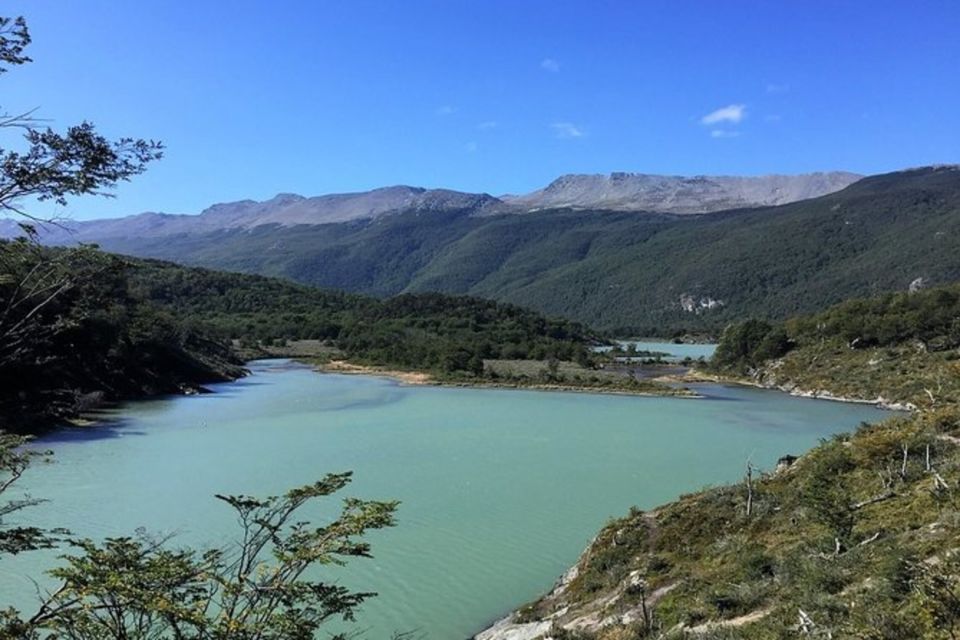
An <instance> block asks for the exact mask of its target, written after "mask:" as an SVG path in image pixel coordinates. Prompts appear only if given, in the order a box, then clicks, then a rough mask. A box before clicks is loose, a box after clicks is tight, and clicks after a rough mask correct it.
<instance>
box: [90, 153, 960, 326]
mask: <svg viewBox="0 0 960 640" xmlns="http://www.w3.org/2000/svg"><path fill="white" fill-rule="evenodd" d="M103 244H104V246H105V247H106V248H108V249H110V250H113V251H118V252H121V253H130V254H136V255H142V256H149V257H157V258H163V259H169V260H174V261H177V262H184V263H189V264H195V265H204V266H210V267H216V268H222V269H229V270H233V271H243V272H255V273H262V274H267V275H271V276H282V277H285V278H290V279H293V280H296V281H299V282H304V283H309V284H313V285H319V286H324V287H332V288H339V289H345V290H348V291H354V292H360V293H365V294H371V295H376V296H390V295H396V294H399V293H403V292H429V291H438V292H446V293H456V294H469V295H477V296H481V297H485V298H491V299H495V300H503V301H507V302H513V303H518V304H522V305H524V306H529V307H532V308H535V309H538V310H540V311H543V312H545V313H548V314H551V315H557V316H562V317H567V318H571V319H574V320H578V321H581V322H586V323H589V324H591V325H592V326H597V327H600V328H604V329H619V330H620V331H621V332H624V333H634V334H658V335H663V334H668V335H669V334H671V333H673V332H676V331H684V330H707V331H712V332H716V333H719V331H720V330H722V328H723V327H724V326H725V325H726V324H727V323H728V322H730V321H732V320H740V319H743V318H746V317H752V316H755V317H763V318H767V319H782V318H786V317H788V316H790V315H793V314H796V313H805V312H812V311H816V310H819V309H822V308H825V307H826V306H829V305H830V304H833V303H836V302H839V301H841V300H845V299H847V298H850V297H858V296H866V295H872V294H875V293H879V292H883V291H895V290H905V289H906V288H907V287H908V286H909V285H910V284H911V283H912V282H914V281H918V282H920V283H923V284H926V285H931V284H942V283H946V282H952V281H955V280H958V279H960V169H958V168H957V167H940V168H926V169H917V170H911V171H904V172H897V173H891V174H886V175H880V176H873V177H870V178H865V179H863V180H861V181H859V182H857V183H855V184H853V185H851V186H850V187H847V188H846V189H844V190H842V191H839V192H837V193H833V194H830V195H827V196H823V197H820V198H815V199H811V200H806V201H801V202H796V203H792V204H787V205H783V206H779V207H767V208H760V209H746V210H741V211H732V212H727V213H715V214H711V215H707V216H693V217H691V216H687V217H683V218H678V217H674V216H669V215H665V214H638V213H636V212H602V211H584V210H548V211H540V212H536V213H530V214H523V215H494V216H476V215H472V211H471V210H469V209H461V210H455V211H444V212H424V211H411V212H408V213H398V214H394V215H391V216H387V217H382V218H378V219H376V220H373V221H354V222H349V223H342V224H326V225H300V226H295V227H281V226H277V225H264V226H259V227H254V228H252V229H243V230H222V231H217V232H215V233H209V234H199V235H187V234H183V235H175V236H170V237H165V238H162V239H157V238H153V239H151V238H125V239H124V238H109V239H105V240H104V241H103Z"/></svg>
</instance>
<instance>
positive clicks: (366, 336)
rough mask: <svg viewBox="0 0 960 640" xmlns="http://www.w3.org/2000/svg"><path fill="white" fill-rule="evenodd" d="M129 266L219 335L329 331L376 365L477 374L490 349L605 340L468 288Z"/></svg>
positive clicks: (269, 338) (135, 283)
mask: <svg viewBox="0 0 960 640" xmlns="http://www.w3.org/2000/svg"><path fill="white" fill-rule="evenodd" d="M131 265H132V272H131V287H132V289H133V291H135V292H136V294H137V295H138V296H140V297H142V298H143V299H145V300H149V301H151V302H152V303H154V304H156V305H157V306H159V307H161V308H164V309H166V310H169V311H171V312H173V313H175V314H176V315H177V317H179V318H181V319H183V320H185V321H187V322H190V323H195V324H199V325H202V326H204V327H206V328H207V329H208V330H209V331H211V332H212V333H213V334H214V335H216V336H217V337H219V338H221V339H224V340H226V339H240V340H243V341H247V342H250V341H256V342H267V343H272V342H276V341H283V340H297V339H316V340H324V341H328V342H329V343H330V344H331V345H333V346H336V347H338V348H339V349H340V350H342V351H343V352H344V354H345V355H346V356H347V357H349V358H350V359H352V360H355V361H361V362H366V363H371V364H381V365H391V366H398V367H406V368H416V369H432V370H438V371H443V372H453V371H468V372H474V373H479V372H480V371H481V370H482V366H483V359H485V358H511V359H528V358H530V359H541V360H542V359H547V358H556V359H558V360H577V361H586V360H587V359H588V358H589V354H590V345H591V343H593V342H596V341H599V340H600V338H599V337H598V336H597V335H596V334H594V333H591V332H590V331H589V330H587V329H586V328H585V327H583V326H582V325H579V324H576V323H571V322H568V321H565V320H557V319H550V318H545V317H544V316H542V315H540V314H539V313H536V312H534V311H528V310H526V309H523V308H521V307H518V306H515V305H510V304H502V303H497V302H492V301H489V300H481V299H478V298H472V297H467V296H447V295H442V294H434V293H429V294H416V295H414V294H408V295H401V296H397V297H395V298H390V299H387V300H378V299H375V298H370V297H366V296H360V295H354V294H348V293H342V292H337V291H327V290H322V289H316V288H312V287H307V286H303V285H297V284H293V283H288V282H284V281H282V280H277V279H272V278H266V277H262V276H253V275H245V274H236V273H226V272H219V271H210V270H207V269H198V268H184V267H180V266H177V265H173V264H170V263H165V262H157V261H132V262H131Z"/></svg>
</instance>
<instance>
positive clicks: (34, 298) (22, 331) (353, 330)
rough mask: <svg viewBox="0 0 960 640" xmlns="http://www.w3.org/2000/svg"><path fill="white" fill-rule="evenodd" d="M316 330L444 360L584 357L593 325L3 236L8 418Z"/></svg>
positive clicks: (106, 396)
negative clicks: (235, 347) (236, 345)
mask: <svg viewBox="0 0 960 640" xmlns="http://www.w3.org/2000/svg"><path fill="white" fill-rule="evenodd" d="M301 338H312V339H317V340H323V341H327V342H328V343H329V344H330V345H331V346H333V347H336V348H338V349H339V350H340V351H341V352H343V353H344V355H345V356H346V357H348V358H350V359H351V360H354V361H360V362H365V363H371V364H378V365H389V366H393V367H402V368H416V369H421V370H437V371H442V372H447V373H450V372H461V373H467V372H472V373H476V372H477V369H478V368H479V369H480V370H481V371H482V367H483V358H520V359H525V358H536V359H547V358H555V359H558V360H583V359H584V358H585V357H586V355H587V353H588V351H589V346H590V344H591V343H592V341H593V340H594V339H595V338H594V336H593V334H591V333H590V332H588V331H587V330H586V329H584V328H583V327H581V326H579V325H576V324H572V323H569V322H566V321H557V320H550V319H547V318H544V317H543V316H541V315H540V314H538V313H535V312H531V311H527V310H524V309H521V308H519V307H515V306H512V305H505V304H499V303H495V302H490V301H486V300H478V299H475V298H466V297H448V296H442V295H439V294H425V295H404V296H400V297H397V298H394V299H388V300H377V299H373V298H366V297H362V296H357V295H353V294H345V293H340V292H331V291H323V290H319V289H314V288H311V287H307V286H302V285H296V284H292V283H288V282H284V281H280V280H275V279H270V278H265V277H260V276H248V275H240V274H231V273H223V272H214V271H208V270H205V269H189V268H183V267H179V266H176V265H173V264H169V263H160V262H150V261H141V260H132V259H129V258H123V257H120V256H115V255H111V254H106V253H103V252H101V251H98V250H96V249H92V248H89V247H84V248H80V249H44V248H40V247H37V246H36V245H35V244H33V243H31V242H29V241H27V240H19V241H13V242H2V243H0V383H2V385H3V387H4V394H3V400H2V402H0V416H2V418H3V420H4V424H5V425H6V426H8V427H16V428H28V427H29V426H31V425H32V424H36V423H44V422H49V421H51V420H55V419H58V418H65V417H71V416H74V415H76V414H77V412H78V411H82V410H83V409H85V408H89V407H93V406H96V405H97V404H98V403H99V402H101V401H103V400H116V399H119V398H127V397H134V396H139V395H149V394H156V393H174V392H180V391H184V390H186V389H190V388H195V387H196V386H197V385H200V384H202V383H204V382H213V381H218V380H228V379H231V378H235V377H237V376H239V375H242V369H241V368H240V366H239V364H240V363H239V361H237V359H236V357H235V356H234V355H233V354H232V352H231V350H230V348H229V346H228V345H229V343H230V341H231V340H241V341H244V342H257V341H271V342H272V341H277V340H286V339H301Z"/></svg>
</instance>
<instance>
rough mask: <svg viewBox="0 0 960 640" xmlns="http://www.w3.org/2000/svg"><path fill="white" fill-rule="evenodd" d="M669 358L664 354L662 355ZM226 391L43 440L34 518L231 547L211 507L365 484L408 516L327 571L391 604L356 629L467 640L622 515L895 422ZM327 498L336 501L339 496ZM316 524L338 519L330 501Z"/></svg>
mask: <svg viewBox="0 0 960 640" xmlns="http://www.w3.org/2000/svg"><path fill="white" fill-rule="evenodd" d="M661 346H666V345H661ZM251 367H252V375H251V376H249V377H248V378H246V379H243V380H240V381H238V382H236V383H230V384H222V385H215V386H214V388H213V389H214V391H215V393H213V394H209V395H204V396H197V397H170V398H163V399H158V400H150V401H142V402H136V403H129V404H127V405H125V406H123V407H122V408H120V409H118V410H116V411H114V412H112V413H111V415H110V416H109V420H108V422H107V423H106V424H104V425H101V426H97V427H94V428H91V429H84V430H68V431H61V432H58V433H55V434H53V435H51V436H48V437H46V438H44V439H43V440H42V441H41V442H40V443H39V445H40V446H42V447H45V448H49V449H52V450H53V451H54V452H55V462H54V463H53V464H49V465H37V466H36V467H35V468H33V469H31V470H30V471H29V472H28V473H27V474H26V475H25V477H24V478H23V479H22V484H21V486H23V487H25V488H27V489H28V490H29V492H30V493H31V494H32V495H33V496H34V497H38V498H46V499H49V502H46V503H44V504H41V505H39V506H37V507H34V508H32V509H30V510H28V511H24V512H22V513H23V516H24V517H23V520H24V522H29V523H30V524H38V525H41V526H51V527H52V526H65V527H69V528H70V529H72V530H73V532H74V533H75V534H76V535H78V536H89V537H93V538H102V537H105V536H118V535H127V534H130V533H132V532H133V531H134V529H136V528H138V527H145V528H146V529H147V530H149V531H151V532H158V533H160V532H169V533H176V537H175V538H174V541H175V542H180V543H183V544H190V545H197V546H203V545H210V544H222V543H225V542H229V541H230V540H232V539H234V536H235V533H236V531H237V529H236V527H235V523H234V519H233V516H232V512H231V511H230V510H229V508H228V507H227V506H226V505H224V504H222V503H221V502H219V501H217V500H215V499H214V498H213V495H214V494H216V493H233V494H238V493H245V494H252V495H258V496H265V495H268V494H277V493H281V492H283V491H285V490H286V489H288V488H292V487H294V486H299V485H302V484H306V483H309V482H311V481H313V480H316V479H318V478H320V477H322V475H323V474H325V473H326V472H332V471H343V470H351V469H352V470H353V471H354V472H355V481H354V482H353V484H352V485H350V487H348V489H347V491H346V492H344V495H351V496H357V497H361V498H371V499H398V500H401V501H402V504H401V506H400V510H399V513H398V526H397V527H396V528H394V529H389V530H385V531H381V532H377V533H376V535H374V536H372V537H371V539H372V542H373V544H374V549H373V550H374V555H375V558H374V559H373V560H364V559H360V560H357V561H355V562H352V563H351V564H350V565H348V566H347V567H345V568H336V567H334V568H330V569H329V570H327V569H325V571H326V572H327V573H326V574H325V575H328V576H329V577H330V578H331V579H333V580H337V581H340V582H342V583H344V584H347V585H349V586H351V587H354V588H358V589H363V590H375V591H378V592H379V593H380V597H379V598H376V599H374V600H372V601H370V602H369V603H367V604H366V605H364V607H363V608H362V610H361V612H360V615H359V622H358V624H357V625H356V626H355V627H351V629H366V630H367V634H366V637H370V638H385V637H389V634H390V633H391V632H393V631H411V630H419V631H420V632H421V634H422V637H425V638H431V639H444V640H446V639H455V640H462V639H463V638H465V637H467V636H469V635H470V634H472V633H474V632H477V631H479V630H480V628H482V627H483V626H484V625H485V624H487V623H489V622H492V621H493V620H494V619H495V618H497V617H499V616H500V615H502V614H505V613H506V612H508V611H509V610H511V609H512V608H514V607H516V606H518V605H520V604H523V603H524V602H527V601H529V600H531V599H533V598H535V597H536V596H538V595H539V594H541V593H543V592H544V591H546V590H548V589H549V588H550V587H551V585H552V583H553V582H554V581H555V580H556V578H557V577H558V576H559V575H560V574H561V573H562V572H563V571H564V570H566V569H567V568H568V567H569V566H570V565H571V564H573V563H574V562H575V561H576V559H577V557H578V555H579V554H580V552H581V551H582V550H583V548H584V547H585V545H586V544H587V543H589V541H590V539H591V538H592V537H593V535H595V534H596V533H597V531H598V530H599V529H600V527H601V526H602V525H603V524H604V522H606V520H607V519H608V518H610V517H616V516H620V515H623V514H625V513H626V511H627V510H628V509H629V507H630V506H631V505H637V506H639V507H641V508H644V509H646V508H651V507H654V506H656V505H658V504H661V503H663V502H666V501H669V500H671V499H673V498H675V497H677V496H678V495H680V494H681V493H684V492H690V491H695V490H697V489H700V488H702V487H705V486H707V485H711V484H718V483H723V482H729V481H733V480H736V479H738V478H740V477H741V476H742V473H743V469H744V465H745V463H746V461H747V460H748V459H749V460H752V461H753V463H754V464H757V465H759V466H761V467H764V468H768V469H769V468H772V467H773V465H774V464H775V463H776V460H777V458H779V457H780V456H782V455H784V454H787V453H790V454H798V453H802V452H803V451H805V450H807V449H809V448H810V447H811V446H813V445H815V444H816V443H817V441H818V440H819V439H820V438H824V437H826V436H829V435H831V434H833V433H836V432H839V431H844V430H849V429H851V428H853V427H855V426H856V425H857V424H858V423H860V422H861V421H876V420H879V419H882V418H883V417H884V416H885V415H888V414H886V413H885V412H883V411H880V410H878V409H875V408H873V407H869V406H863V405H854V404H843V403H836V402H827V401H818V400H810V399H804V398H794V397H791V396H788V395H785V394H781V393H777V392H771V391H763V390H757V389H749V388H740V387H726V386H721V385H700V386H697V387H696V389H697V390H698V391H700V392H701V393H703V394H704V395H705V396H706V397H705V398H703V399H696V400H694V399H677V398H644V397H632V396H623V395H596V394H578V393H547V392H538V391H517V390H496V389H493V390H491V389H463V388H442V387H405V386H400V385H398V384H396V383H394V382H392V381H390V380H387V379H382V378H376V377H364V376H343V375H329V374H324V375H319V374H317V373H315V372H313V371H311V370H310V369H308V368H306V367H303V366H300V365H297V364H293V363H289V362H285V361H261V362H256V363H253V364H252V365H251ZM332 502H333V501H332ZM332 502H331V504H328V505H326V506H323V507H320V508H318V509H316V510H314V511H313V512H311V515H312V516H313V517H323V516H324V514H329V513H331V509H333V508H335V507H336V505H335V504H332ZM51 562H53V557H52V555H51V554H49V553H46V552H44V553H34V554H26V555H22V556H18V557H15V558H4V559H3V560H0V604H7V603H13V604H16V605H18V606H20V607H22V608H24V609H26V608H29V607H30V606H31V603H32V602H33V599H32V597H31V594H32V592H33V587H32V584H31V582H30V581H29V579H28V577H27V576H33V577H38V576H39V574H40V572H41V571H42V569H44V568H47V567H49V566H50V564H51Z"/></svg>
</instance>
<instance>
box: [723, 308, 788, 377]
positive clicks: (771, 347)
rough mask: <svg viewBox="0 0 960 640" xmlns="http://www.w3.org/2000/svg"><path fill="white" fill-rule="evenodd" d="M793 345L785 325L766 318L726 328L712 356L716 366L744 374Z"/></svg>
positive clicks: (780, 354) (778, 355)
mask: <svg viewBox="0 0 960 640" xmlns="http://www.w3.org/2000/svg"><path fill="white" fill-rule="evenodd" d="M791 346H792V345H791V342H790V339H789V338H788V337H787V333H786V331H785V330H784V328H783V327H782V326H774V325H771V324H770V323H769V322H764V321H763V320H744V321H743V322H740V323H736V324H731V325H730V326H728V327H727V328H726V329H724V331H723V335H722V336H721V338H720V344H718V345H717V350H716V352H715V353H714V356H713V365H714V366H715V367H717V368H719V369H726V370H731V371H736V372H741V373H742V372H746V371H747V370H749V369H753V368H756V367H758V366H760V365H762V364H764V363H766V362H767V361H768V360H772V359H774V358H779V357H780V356H782V355H784V354H785V353H787V352H788V351H789V350H790V348H791Z"/></svg>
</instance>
